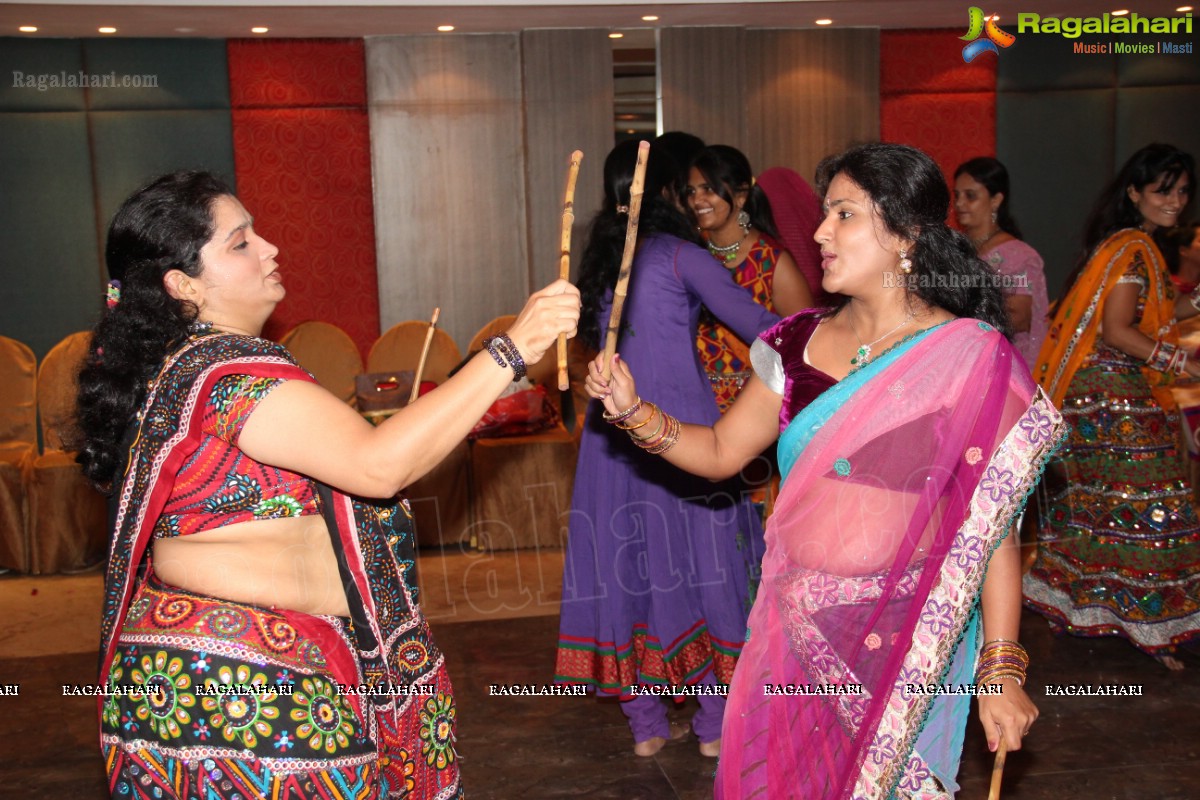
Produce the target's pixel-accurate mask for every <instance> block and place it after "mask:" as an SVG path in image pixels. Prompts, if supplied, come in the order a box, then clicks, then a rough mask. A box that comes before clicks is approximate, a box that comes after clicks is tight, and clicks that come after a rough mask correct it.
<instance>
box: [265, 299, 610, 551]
mask: <svg viewBox="0 0 1200 800" xmlns="http://www.w3.org/2000/svg"><path fill="white" fill-rule="evenodd" d="M515 319H516V318H515V317H514V316H511V315H508V316H501V317H497V318H496V319H494V320H492V321H490V322H488V323H487V324H486V325H484V326H483V327H482V328H480V329H479V331H478V332H477V333H476V334H475V336H474V337H472V339H471V342H470V344H469V345H468V353H473V352H475V351H477V350H480V349H482V347H483V341H484V340H485V339H487V338H489V337H491V336H493V335H495V334H496V333H499V332H500V331H503V330H506V329H507V328H509V327H510V326H511V325H512V323H513V322H514V320H515ZM428 328H429V324H428V323H427V322H425V321H423V320H413V321H408V322H400V323H397V324H396V325H393V326H392V327H391V328H389V329H388V330H387V331H386V332H384V333H383V335H381V336H380V337H379V338H378V339H377V340H376V341H375V343H374V344H373V345H372V346H371V349H370V351H369V353H368V355H367V361H366V364H365V365H364V364H363V362H362V360H361V359H360V358H359V355H358V350H357V348H356V347H355V345H354V342H353V341H352V340H351V339H350V337H349V336H348V335H347V334H346V333H344V332H343V331H342V330H340V329H339V328H337V327H336V326H334V325H331V324H329V323H326V322H305V323H301V324H300V325H298V326H297V327H296V328H294V329H292V330H291V331H289V332H288V333H287V334H286V335H285V336H284V337H283V339H282V342H283V344H284V345H286V346H287V348H288V349H289V350H290V351H291V352H292V354H293V355H294V356H295V357H296V360H297V361H299V362H300V364H301V365H302V366H304V367H305V368H306V369H308V370H309V371H310V372H312V373H313V375H314V377H316V378H317V380H318V382H320V383H321V384H322V385H323V386H324V387H325V388H327V389H329V391H331V392H333V393H334V394H335V395H337V396H338V397H340V398H342V399H343V400H345V401H346V402H349V403H353V402H354V398H355V381H354V379H355V376H356V375H359V374H360V373H362V372H364V370H365V372H369V373H379V372H389V371H405V370H409V371H415V370H416V368H417V364H418V362H419V360H420V355H421V349H422V347H423V346H424V343H425V338H426V335H427V332H428ZM586 359H587V354H586V353H584V352H582V351H581V350H580V348H578V346H573V348H572V358H571V372H572V387H573V392H571V393H568V394H566V395H565V396H560V395H559V393H558V391H557V374H556V372H557V359H556V357H555V354H554V352H553V351H551V352H550V353H548V354H547V355H546V357H545V358H543V359H542V360H541V361H540V362H538V363H537V364H533V365H531V366H530V367H529V378H530V380H531V381H533V382H534V383H536V384H540V385H542V386H545V387H546V388H547V390H548V394H549V396H550V397H551V398H556V399H557V401H558V405H559V411H560V417H561V419H562V420H563V422H560V423H558V424H556V425H554V426H553V427H551V428H549V429H548V430H545V431H543V432H540V433H536V434H530V435H526V436H509V437H503V438H495V439H487V438H481V439H476V440H474V441H471V442H463V443H461V444H460V445H459V446H458V447H456V448H455V449H454V451H453V452H451V453H450V455H449V456H447V457H446V459H445V460H444V461H442V463H441V464H440V465H438V467H437V468H435V469H434V470H433V471H432V472H431V473H429V474H428V475H426V476H425V477H423V478H422V479H421V480H419V481H417V482H416V483H414V484H412V485H411V486H409V487H407V488H406V489H405V495H406V496H407V497H408V498H409V502H410V503H411V504H412V507H413V514H414V517H415V519H416V526H417V537H418V543H419V544H420V545H422V546H427V547H444V546H448V545H458V544H460V543H470V544H473V545H475V546H477V547H480V548H484V549H495V550H506V549H515V548H525V547H561V546H562V545H563V544H564V543H565V536H566V520H567V512H568V510H569V508H570V502H571V490H572V487H573V484H574V476H575V461H576V458H577V457H578V453H579V437H578V430H577V428H578V426H577V424H576V423H577V414H576V411H575V409H576V408H579V409H582V408H583V407H584V405H583V401H582V400H583V399H585V396H584V395H583V393H582V379H583V375H584V372H585V369H586V367H585V362H586ZM461 361H462V353H461V352H460V351H459V349H458V345H457V344H455V342H454V340H453V339H452V338H450V336H449V334H447V333H445V332H444V331H442V330H440V329H438V330H435V331H434V335H433V339H432V341H431V344H430V351H429V355H428V357H427V359H426V362H425V369H424V372H423V374H422V378H423V380H429V381H433V382H435V383H438V384H441V383H443V382H445V381H446V380H447V378H448V376H449V374H450V372H451V371H452V370H453V369H454V368H455V367H456V366H458V364H459V363H461Z"/></svg>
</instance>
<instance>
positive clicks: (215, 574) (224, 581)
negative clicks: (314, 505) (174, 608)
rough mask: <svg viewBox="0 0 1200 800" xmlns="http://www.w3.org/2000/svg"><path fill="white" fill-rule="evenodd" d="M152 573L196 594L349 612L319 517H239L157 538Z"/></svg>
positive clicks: (308, 611)
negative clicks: (220, 525)
mask: <svg viewBox="0 0 1200 800" xmlns="http://www.w3.org/2000/svg"><path fill="white" fill-rule="evenodd" d="M154 572H155V574H156V575H157V576H158V577H159V578H161V579H162V581H163V582H164V583H167V584H170V585H171V586H177V587H179V588H180V589H185V590H187V591H189V592H195V593H196V594H203V595H208V596H209V597H216V598H219V599H222V600H233V601H235V602H238V603H250V604H254V605H259V606H265V607H268V608H278V609H290V610H292V611H302V612H304V613H306V614H330V615H334V616H339V617H345V616H349V613H350V612H349V608H348V606H347V604H346V593H345V591H344V590H343V588H342V582H341V578H340V576H339V574H338V567H337V557H336V556H335V555H334V552H333V544H332V542H330V540H329V529H328V528H327V527H326V525H325V520H324V518H323V517H320V516H303V517H289V518H284V519H269V520H254V521H251V522H239V523H236V524H234V525H228V526H226V527H223V528H217V529H215V530H209V531H203V532H201V533H194V534H192V535H190V536H182V537H178V538H174V539H157V540H155V542H154Z"/></svg>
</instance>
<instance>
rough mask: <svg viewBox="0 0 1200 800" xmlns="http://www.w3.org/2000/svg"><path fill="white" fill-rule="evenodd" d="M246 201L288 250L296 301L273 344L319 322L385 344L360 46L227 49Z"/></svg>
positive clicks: (365, 344) (259, 225)
mask: <svg viewBox="0 0 1200 800" xmlns="http://www.w3.org/2000/svg"><path fill="white" fill-rule="evenodd" d="M228 52H229V80H230V96H231V100H232V104H233V144H234V161H235V165H236V173H237V185H238V194H239V196H240V197H241V200H242V203H243V204H244V205H245V206H246V208H247V209H248V210H249V211H250V213H251V214H253V215H254V217H255V228H256V229H257V230H258V232H259V233H260V234H261V235H262V236H264V237H265V238H266V239H267V240H269V241H271V242H274V243H275V244H276V245H278V246H279V249H280V255H279V263H280V267H281V270H282V273H283V276H284V285H285V286H286V287H287V290H288V295H287V297H286V298H285V299H284V301H283V302H282V303H280V305H279V308H277V309H276V311H275V314H274V315H273V316H272V318H271V320H270V322H268V323H267V328H266V330H265V331H264V333H265V335H267V336H269V337H271V338H278V337H280V336H282V335H283V334H284V333H286V332H287V331H288V330H289V329H290V328H291V327H292V326H294V325H296V324H297V323H300V322H304V321H305V320H310V319H318V320H323V321H325V322H330V323H333V324H334V325H337V326H338V327H340V328H342V329H343V330H345V331H346V333H348V334H349V335H350V337H351V338H352V339H353V340H354V341H355V343H356V344H357V345H358V346H359V349H360V350H361V351H362V353H363V354H364V355H365V354H366V352H367V350H368V349H369V348H370V346H371V344H372V342H374V341H375V339H376V338H377V337H378V336H379V284H378V280H377V277H376V264H375V222H374V215H375V211H374V203H373V200H372V193H371V142H370V129H369V126H368V122H367V108H366V77H365V64H364V55H363V43H362V41H361V40H345V41H342V40H290V41H261V40H252V41H242V40H231V41H230V42H229V50H228Z"/></svg>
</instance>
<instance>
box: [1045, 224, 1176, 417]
mask: <svg viewBox="0 0 1200 800" xmlns="http://www.w3.org/2000/svg"><path fill="white" fill-rule="evenodd" d="M1138 258H1141V259H1142V260H1144V261H1145V262H1146V267H1147V269H1146V273H1147V276H1148V283H1147V286H1146V304H1145V308H1144V309H1143V311H1142V319H1141V322H1139V323H1138V330H1140V331H1141V332H1142V333H1144V334H1146V335H1147V336H1149V337H1150V338H1151V339H1159V340H1162V341H1164V342H1169V343H1170V344H1178V343H1179V326H1178V325H1177V324H1176V322H1175V290H1174V288H1173V287H1172V285H1171V282H1170V281H1169V280H1168V279H1167V273H1166V270H1165V269H1163V262H1162V256H1161V255H1160V254H1159V252H1158V248H1157V247H1156V246H1155V244H1154V241H1153V240H1152V239H1151V238H1150V237H1149V236H1148V235H1147V234H1145V233H1143V232H1142V231H1140V230H1138V229H1137V228H1126V229H1125V230H1121V231H1118V232H1116V233H1114V234H1113V235H1112V236H1109V237H1108V238H1107V239H1105V240H1104V241H1103V242H1101V243H1100V245H1099V246H1098V247H1097V248H1096V250H1095V252H1093V253H1092V256H1091V258H1089V259H1088V263H1087V265H1086V266H1085V267H1084V268H1083V271H1082V272H1081V273H1080V274H1079V277H1078V278H1076V279H1075V284H1074V285H1073V286H1072V287H1071V288H1070V289H1069V290H1068V292H1067V296H1066V297H1064V298H1063V299H1062V300H1060V301H1059V303H1058V307H1057V308H1056V309H1055V312H1054V318H1053V319H1052V320H1051V321H1050V332H1049V333H1048V334H1047V335H1046V341H1044V342H1043V343H1042V349H1041V350H1040V351H1039V352H1038V358H1037V363H1036V364H1035V365H1034V368H1033V377H1034V378H1035V379H1036V380H1037V382H1038V383H1040V384H1041V385H1042V388H1043V389H1045V390H1046V393H1047V394H1049V395H1050V399H1051V400H1052V401H1053V402H1054V405H1055V407H1056V408H1062V403H1063V398H1064V397H1066V394H1067V388H1068V387H1069V386H1070V385H1071V379H1072V378H1074V377H1075V373H1076V372H1078V371H1079V369H1080V367H1082V366H1083V362H1084V360H1085V359H1086V358H1087V357H1088V356H1089V355H1090V354H1091V353H1092V352H1093V350H1094V349H1095V345H1096V336H1097V334H1099V332H1100V321H1101V318H1102V316H1103V310H1102V309H1103V307H1104V301H1105V300H1106V299H1107V297H1108V293H1109V292H1110V291H1111V290H1112V288H1113V287H1114V286H1116V285H1117V281H1119V280H1120V279H1121V276H1122V275H1124V274H1125V272H1126V270H1127V268H1128V267H1129V265H1130V264H1131V263H1133V262H1134V261H1135V260H1137V259H1138ZM1142 374H1143V375H1145V376H1146V383H1148V384H1149V385H1150V391H1151V392H1152V393H1153V395H1154V399H1155V400H1156V401H1157V402H1158V403H1159V405H1160V406H1162V408H1163V410H1165V411H1172V410H1174V409H1175V408H1176V407H1177V406H1176V403H1175V398H1174V397H1173V396H1172V395H1171V390H1170V388H1169V387H1168V384H1170V383H1171V381H1172V380H1173V379H1174V377H1175V376H1174V375H1170V374H1166V373H1163V372H1159V371H1158V370H1155V369H1150V368H1149V367H1147V366H1143V367H1142Z"/></svg>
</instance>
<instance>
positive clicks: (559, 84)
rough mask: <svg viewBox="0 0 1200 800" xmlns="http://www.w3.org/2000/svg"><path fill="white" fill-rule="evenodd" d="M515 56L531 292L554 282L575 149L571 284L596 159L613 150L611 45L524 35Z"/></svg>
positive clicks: (596, 184)
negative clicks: (521, 101) (578, 158)
mask: <svg viewBox="0 0 1200 800" xmlns="http://www.w3.org/2000/svg"><path fill="white" fill-rule="evenodd" d="M521 54H522V81H523V86H524V98H525V154H526V162H525V176H526V191H527V194H526V203H527V217H528V220H529V280H530V282H531V284H532V286H533V288H538V287H540V286H543V285H545V284H547V283H549V282H550V281H552V280H554V279H555V278H557V277H558V253H559V230H560V222H561V217H562V201H563V188H564V187H565V177H566V172H567V160H568V157H569V156H570V154H571V152H572V151H573V150H582V151H583V162H582V163H581V165H580V170H579V179H578V181H577V183H576V186H575V225H574V226H573V229H572V234H571V251H572V259H571V273H572V277H573V278H577V277H578V275H579V256H580V254H581V253H582V252H583V246H584V242H585V239H586V237H587V229H588V223H589V222H591V219H592V217H593V216H594V215H595V213H596V211H597V210H598V207H599V204H600V201H601V199H602V198H603V194H604V192H603V188H602V180H603V175H604V169H603V167H604V158H605V156H607V155H608V152H609V150H611V149H612V147H613V124H612V118H613V65H612V62H613V59H612V42H611V40H610V39H609V38H608V31H607V30H601V29H571V30H536V31H524V32H523V33H522V34H521ZM513 310H514V311H515V310H516V309H513Z"/></svg>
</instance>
